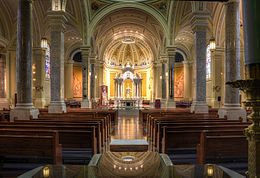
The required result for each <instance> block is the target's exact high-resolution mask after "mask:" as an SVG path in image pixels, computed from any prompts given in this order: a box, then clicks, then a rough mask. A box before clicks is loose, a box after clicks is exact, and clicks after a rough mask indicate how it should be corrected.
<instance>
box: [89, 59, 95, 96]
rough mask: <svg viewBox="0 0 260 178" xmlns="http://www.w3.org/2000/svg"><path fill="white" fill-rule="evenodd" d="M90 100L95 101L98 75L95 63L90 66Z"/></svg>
mask: <svg viewBox="0 0 260 178" xmlns="http://www.w3.org/2000/svg"><path fill="white" fill-rule="evenodd" d="M90 73H91V75H90V98H91V100H92V101H93V100H95V85H96V84H95V83H96V82H95V75H96V72H95V64H94V63H91V64H90Z"/></svg>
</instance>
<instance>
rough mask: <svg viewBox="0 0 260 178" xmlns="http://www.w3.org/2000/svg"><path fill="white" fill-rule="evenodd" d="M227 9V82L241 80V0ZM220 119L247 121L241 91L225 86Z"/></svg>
mask: <svg viewBox="0 0 260 178" xmlns="http://www.w3.org/2000/svg"><path fill="white" fill-rule="evenodd" d="M225 9H226V14H229V15H226V25H225V29H226V30H225V31H226V46H225V48H226V50H225V56H226V57H225V59H226V60H225V82H231V81H236V80H239V79H240V13H239V0H232V1H228V2H227V3H225ZM218 115H219V117H220V118H224V117H227V119H229V120H239V119H240V118H242V119H243V120H244V121H245V120H246V111H245V110H244V109H243V108H241V107H240V103H239V90H238V88H232V87H231V86H229V85H226V86H225V103H224V106H223V108H220V109H219V111H218Z"/></svg>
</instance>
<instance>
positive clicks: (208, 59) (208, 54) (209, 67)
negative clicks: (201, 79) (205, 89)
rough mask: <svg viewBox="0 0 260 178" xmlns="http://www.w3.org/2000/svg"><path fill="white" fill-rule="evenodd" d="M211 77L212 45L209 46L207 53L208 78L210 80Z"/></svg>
mask: <svg viewBox="0 0 260 178" xmlns="http://www.w3.org/2000/svg"><path fill="white" fill-rule="evenodd" d="M210 78H211V51H210V46H209V45H208V46H207V54H206V79H207V80H209V79H210Z"/></svg>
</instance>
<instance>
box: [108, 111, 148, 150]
mask: <svg viewBox="0 0 260 178" xmlns="http://www.w3.org/2000/svg"><path fill="white" fill-rule="evenodd" d="M143 130H144V128H143V125H142V121H141V120H140V119H139V110H137V109H126V110H119V111H118V119H117V120H116V123H115V128H114V134H113V135H112V136H111V142H110V151H127V152H129V151H130V152H134V151H148V147H149V144H148V142H147V140H146V137H145V136H144V131H143Z"/></svg>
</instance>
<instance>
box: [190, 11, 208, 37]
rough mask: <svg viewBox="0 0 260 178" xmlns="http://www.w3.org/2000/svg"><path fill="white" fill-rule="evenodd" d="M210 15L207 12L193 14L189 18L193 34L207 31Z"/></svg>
mask: <svg viewBox="0 0 260 178" xmlns="http://www.w3.org/2000/svg"><path fill="white" fill-rule="evenodd" d="M210 20H211V18H210V15H209V13H207V12H194V13H193V16H192V18H191V21H190V22H191V28H192V30H193V32H197V31H207V30H209V24H210Z"/></svg>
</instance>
